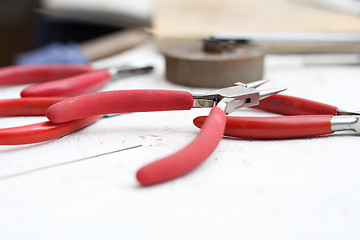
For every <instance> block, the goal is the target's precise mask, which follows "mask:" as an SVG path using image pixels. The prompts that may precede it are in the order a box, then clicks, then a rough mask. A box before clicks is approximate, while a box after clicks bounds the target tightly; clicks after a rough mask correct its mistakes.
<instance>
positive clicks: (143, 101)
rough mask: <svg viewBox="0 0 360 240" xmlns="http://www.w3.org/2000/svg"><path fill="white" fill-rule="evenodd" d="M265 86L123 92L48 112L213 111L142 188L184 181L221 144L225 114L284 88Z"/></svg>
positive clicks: (67, 116) (73, 115)
mask: <svg viewBox="0 0 360 240" xmlns="http://www.w3.org/2000/svg"><path fill="white" fill-rule="evenodd" d="M264 82H265V81H258V82H254V83H251V84H248V85H244V84H238V85H237V86H232V87H227V88H222V89H218V90H215V91H212V92H209V93H206V94H203V95H193V94H191V93H189V92H187V91H173V90H120V91H108V92H97V93H92V94H85V95H81V96H77V97H73V98H68V99H65V100H63V101H61V102H58V103H56V104H54V105H52V106H51V107H50V108H49V109H48V110H47V112H46V116H47V117H48V118H49V120H50V121H51V122H54V123H66V122H68V121H76V120H78V119H83V118H86V117H89V116H93V115H95V116H96V115H103V114H113V113H127V112H148V111H169V110H189V109H191V108H199V107H211V108H212V109H211V112H210V115H209V117H208V119H207V120H206V121H205V123H204V126H203V127H202V129H201V131H200V133H199V134H198V136H197V137H196V138H195V139H194V140H193V141H192V142H191V143H190V144H188V145H187V146H186V147H185V148H183V149H181V150H180V151H178V152H176V153H174V154H172V155H170V156H167V157H165V158H162V159H160V160H157V161H155V162H153V163H150V164H148V165H146V166H144V167H142V168H141V169H140V170H139V171H138V172H137V174H136V177H137V179H138V181H139V182H140V183H141V184H142V185H152V184H156V183H161V182H164V181H167V180H170V179H174V178H177V177H179V176H182V175H184V174H186V173H188V172H190V171H191V170H193V169H195V168H196V167H197V166H199V165H200V164H201V163H202V162H203V161H204V160H205V159H207V158H208V157H209V156H210V154H211V153H212V152H213V151H214V150H215V148H216V147H217V145H218V143H219V141H220V140H221V138H222V136H223V133H224V129H225V124H226V118H225V115H226V114H229V113H231V112H233V111H235V110H236V109H238V108H243V107H251V106H255V105H257V104H259V101H260V100H261V99H263V98H266V97H269V96H271V95H273V94H276V93H278V92H279V91H282V90H284V89H274V90H262V91H260V90H258V89H256V87H257V86H259V85H261V84H263V83H264Z"/></svg>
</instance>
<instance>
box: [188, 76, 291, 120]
mask: <svg viewBox="0 0 360 240" xmlns="http://www.w3.org/2000/svg"><path fill="white" fill-rule="evenodd" d="M266 82H268V80H259V81H256V82H252V83H249V84H244V83H241V82H237V83H235V84H234V85H235V86H231V87H226V88H221V89H218V90H214V91H211V92H207V93H205V94H203V95H194V94H193V99H194V104H193V108H204V107H214V106H217V107H219V108H220V109H222V110H223V111H224V112H225V114H230V113H232V112H234V111H235V110H236V109H238V108H244V107H251V106H255V105H258V104H259V101H260V100H261V99H263V98H265V97H267V96H270V95H273V94H275V93H278V92H281V91H283V90H285V89H273V90H262V91H259V90H258V89H256V88H257V87H258V86H260V85H262V84H264V83H266Z"/></svg>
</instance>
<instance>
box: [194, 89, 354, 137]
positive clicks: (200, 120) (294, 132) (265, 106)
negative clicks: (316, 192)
mask: <svg viewBox="0 0 360 240" xmlns="http://www.w3.org/2000/svg"><path fill="white" fill-rule="evenodd" d="M254 108H257V109H261V110H264V111H267V112H273V113H278V114H282V115H291V116H281V117H244V116H241V117H234V116H227V117H226V127H225V132H224V135H226V136H231V137H238V138H252V139H284V138H300V137H310V136H317V135H324V134H330V133H333V132H336V131H346V130H350V131H353V132H355V133H360V121H359V120H360V113H357V112H349V111H344V110H339V109H338V108H337V107H335V106H332V105H328V104H324V103H319V102H316V101H312V100H308V99H304V98H299V97H293V96H287V95H281V94H277V95H274V96H271V97H269V98H267V99H264V100H262V101H261V102H260V104H259V105H257V106H254ZM205 120H206V116H201V117H197V118H195V119H194V121H193V122H194V124H195V126H197V127H202V125H203V124H204V122H205Z"/></svg>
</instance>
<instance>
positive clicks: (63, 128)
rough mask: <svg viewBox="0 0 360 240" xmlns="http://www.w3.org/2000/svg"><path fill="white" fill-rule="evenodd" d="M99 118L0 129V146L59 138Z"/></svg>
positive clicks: (92, 117)
mask: <svg viewBox="0 0 360 240" xmlns="http://www.w3.org/2000/svg"><path fill="white" fill-rule="evenodd" d="M99 117H100V116H91V117H87V118H84V119H80V120H75V121H71V122H66V123H60V124H56V123H52V122H49V121H46V122H42V123H35V124H30V125H25V126H20V127H11V128H3V129H0V145H21V144H31V143H38V142H44V141H48V140H52V139H56V138H60V137H63V136H65V135H68V134H70V133H72V132H75V131H77V130H80V129H82V128H84V127H86V126H88V125H90V124H92V123H94V122H96V121H97V120H98V119H99Z"/></svg>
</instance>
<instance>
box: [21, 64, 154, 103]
mask: <svg viewBox="0 0 360 240" xmlns="http://www.w3.org/2000/svg"><path fill="white" fill-rule="evenodd" d="M153 69H154V68H153V67H152V66H143V67H132V66H122V67H111V68H107V69H103V70H96V71H92V72H88V73H84V74H80V75H77V76H73V77H68V78H64V79H59V80H56V81H51V82H44V83H40V84H36V85H34V86H30V87H28V88H25V89H24V90H23V91H22V92H21V96H22V97H74V96H77V95H80V94H84V93H90V92H94V91H96V90H98V89H100V88H102V87H103V86H105V85H106V84H107V83H108V82H109V81H111V80H114V79H118V78H119V77H125V76H129V75H135V74H144V73H149V72H151V71H152V70H153Z"/></svg>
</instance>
